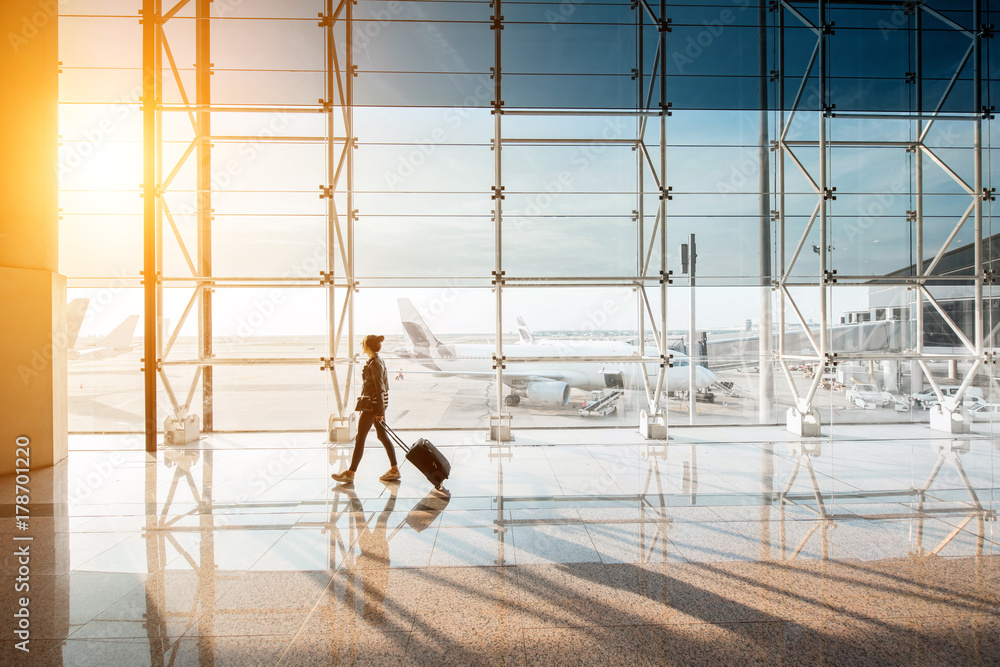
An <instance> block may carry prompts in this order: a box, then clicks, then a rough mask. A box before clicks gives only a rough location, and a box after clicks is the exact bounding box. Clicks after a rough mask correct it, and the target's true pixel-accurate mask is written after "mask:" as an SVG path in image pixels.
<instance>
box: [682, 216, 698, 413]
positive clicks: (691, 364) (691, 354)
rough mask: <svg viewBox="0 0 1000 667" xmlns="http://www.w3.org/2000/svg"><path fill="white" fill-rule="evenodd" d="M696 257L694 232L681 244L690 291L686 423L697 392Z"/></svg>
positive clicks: (692, 411)
mask: <svg viewBox="0 0 1000 667" xmlns="http://www.w3.org/2000/svg"><path fill="white" fill-rule="evenodd" d="M697 258H698V253H697V250H696V248H695V244H694V234H690V235H689V236H688V242H687V243H682V244H681V273H686V274H687V275H688V285H689V286H690V290H689V291H690V293H691V318H690V322H689V323H688V423H689V424H694V410H695V404H696V403H697V397H696V394H697V392H698V387H697V385H696V384H695V380H696V375H697V374H696V372H695V371H696V364H697V360H698V357H697V354H696V353H695V346H696V345H697V344H698V343H697V338H696V335H697V333H698V332H697V331H696V330H695V319H694V316H695V313H694V304H695V299H694V280H695V263H696V260H697Z"/></svg>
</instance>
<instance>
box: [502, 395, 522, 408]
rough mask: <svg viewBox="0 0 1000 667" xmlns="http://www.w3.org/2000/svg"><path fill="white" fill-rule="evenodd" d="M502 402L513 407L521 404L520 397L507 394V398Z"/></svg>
mask: <svg viewBox="0 0 1000 667" xmlns="http://www.w3.org/2000/svg"><path fill="white" fill-rule="evenodd" d="M503 402H504V403H505V404H507V405H509V406H511V407H513V406H515V405H517V404H518V403H520V402H521V397H520V396H518V395H517V394H509V395H508V396H507V398H505V399H503Z"/></svg>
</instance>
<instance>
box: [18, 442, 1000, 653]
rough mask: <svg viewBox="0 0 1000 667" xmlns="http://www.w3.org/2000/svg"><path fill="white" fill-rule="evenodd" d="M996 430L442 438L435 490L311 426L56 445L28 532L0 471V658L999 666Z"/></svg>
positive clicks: (379, 456) (41, 474)
mask: <svg viewBox="0 0 1000 667" xmlns="http://www.w3.org/2000/svg"><path fill="white" fill-rule="evenodd" d="M828 430H829V429H828ZM989 433H990V431H989V428H987V427H984V426H981V425H980V426H977V433H974V434H972V435H969V436H958V437H954V438H951V437H947V436H945V435H944V434H938V433H935V432H933V431H930V430H929V429H928V428H927V427H926V426H922V425H901V426H853V427H852V426H841V427H838V428H836V429H833V430H832V432H831V433H830V434H829V435H828V436H827V437H824V438H819V439H813V440H809V441H805V442H797V441H794V440H791V437H792V436H790V435H789V434H787V433H785V432H783V431H781V430H780V429H777V428H765V427H760V428H757V427H751V428H738V427H717V428H700V427H699V428H687V429H685V428H672V429H671V440H670V441H669V443H664V442H657V441H651V442H644V441H642V440H641V439H640V438H639V436H638V434H637V433H636V432H635V431H634V430H631V429H599V428H595V429H587V430H537V431H530V430H524V431H518V432H517V433H516V440H515V442H514V443H511V444H510V445H508V446H503V447H497V446H495V445H494V446H491V445H490V444H489V443H486V442H484V439H483V437H482V434H481V433H479V432H472V431H467V432H464V431H455V432H448V431H442V432H435V433H432V434H430V435H431V437H432V439H433V440H434V441H435V442H436V443H437V444H439V445H440V446H441V447H442V450H443V451H444V452H445V453H446V454H447V455H448V457H449V458H450V459H451V461H452V463H453V473H452V478H451V479H450V480H449V481H448V482H447V483H446V487H447V492H439V491H435V490H434V489H432V488H431V486H430V485H429V484H428V483H427V482H426V480H424V479H423V477H422V476H420V475H419V474H418V473H417V472H416V471H415V470H414V469H413V468H412V466H410V465H409V464H406V463H404V464H403V466H402V473H403V480H402V482H401V483H399V484H391V485H388V486H387V485H385V484H382V483H381V482H379V481H378V476H379V475H380V474H381V473H382V472H384V470H385V469H386V467H387V464H386V457H385V453H384V452H383V451H382V450H381V448H380V447H377V443H376V442H374V438H371V440H372V443H371V444H372V445H376V447H373V448H370V449H368V450H367V452H366V454H365V458H364V461H363V462H362V464H361V468H360V471H359V473H358V479H357V481H356V482H355V484H354V485H353V487H344V486H337V485H335V484H333V483H332V482H331V480H330V473H331V472H335V471H337V470H339V469H341V467H342V466H343V465H344V461H345V459H346V457H347V456H348V455H349V452H348V451H347V449H345V448H343V447H332V448H331V447H330V446H329V445H326V444H324V443H323V436H322V435H321V434H302V433H297V434H219V435H213V436H209V437H206V438H204V439H203V440H202V441H201V442H200V443H198V444H196V445H189V446H187V447H175V448H165V449H162V450H161V451H160V452H159V453H158V454H157V455H156V457H155V458H153V457H147V456H146V454H145V453H144V452H142V451H141V450H139V449H138V448H137V446H136V439H135V438H134V437H131V436H75V437H74V438H73V440H72V443H71V448H72V452H71V454H70V456H69V458H68V459H67V460H66V461H64V462H62V463H60V464H59V465H57V466H56V467H55V468H51V469H47V470H39V471H34V472H32V474H31V476H30V477H31V479H30V482H29V491H30V496H31V505H30V506H29V508H30V515H29V517H28V518H27V519H24V518H23V517H22V516H16V515H15V505H14V503H15V481H16V480H14V478H13V477H3V478H0V493H2V494H3V496H2V498H0V512H2V514H0V516H2V519H0V521H2V523H0V528H2V532H3V534H2V536H0V538H2V539H3V540H5V543H6V544H7V545H13V546H8V547H7V548H5V549H4V550H3V559H2V561H0V567H2V568H3V576H4V580H5V582H6V583H5V587H7V591H5V593H4V595H3V597H2V601H0V614H2V617H3V618H5V619H8V620H7V621H4V623H6V624H7V625H8V626H9V629H8V630H5V632H4V635H3V636H2V639H0V664H2V665H22V664H24V665H31V664H38V665H73V666H76V665H100V666H106V665H130V666H131V665H218V666H221V665H314V664H315V665H355V664H357V665H400V666H402V665H407V666H410V665H524V666H525V667H526V666H528V665H749V664H762V665H811V664H829V665H853V664H859V665H860V664H871V665H886V664H899V665H936V664H947V665H979V664H1000V611H998V602H1000V600H998V598H1000V534H998V533H997V531H996V509H997V506H998V502H1000V484H998V482H1000V479H998V472H1000V470H998V469H1000V442H998V441H996V440H993V439H991V437H990V435H989ZM403 435H404V437H406V438H408V439H412V438H415V437H416V434H412V433H403ZM732 443H739V444H732ZM21 481H24V480H21ZM18 493H20V491H18ZM18 521H24V523H21V524H19V523H18ZM25 538H30V539H25ZM25 545H28V546H29V552H30V558H29V559H28V560H29V564H28V566H27V567H28V569H29V572H28V574H25V572H24V570H22V569H20V568H22V567H24V566H23V562H22V561H19V556H18V555H17V553H16V552H17V550H18V549H22V548H23V547H24V546H25ZM21 553H23V551H22V552H21ZM19 577H20V578H21V579H27V583H28V585H29V586H30V592H29V593H11V592H10V591H12V590H14V587H15V585H16V584H17V581H18V579H19ZM18 596H28V600H27V605H26V606H25V605H23V604H22V603H23V601H22V600H20V598H19V597H18ZM23 609H27V610H28V614H29V616H28V618H29V622H28V627H27V633H28V637H29V643H28V644H27V645H23V644H22V647H27V648H29V649H30V652H24V651H20V650H18V649H17V648H16V645H17V644H18V643H19V642H21V641H23V635H22V637H18V636H16V634H15V630H17V629H18V627H19V626H18V623H20V625H21V627H23V626H24V623H21V621H20V620H19V619H17V618H15V616H14V614H16V613H22V617H23V613H24V612H23V611H22V610H23Z"/></svg>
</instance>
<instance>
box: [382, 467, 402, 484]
mask: <svg viewBox="0 0 1000 667" xmlns="http://www.w3.org/2000/svg"><path fill="white" fill-rule="evenodd" d="M379 479H380V480H382V481H383V482H398V481H399V479H400V476H399V471H398V470H389V471H388V472H387V473H385V474H384V475H382V476H381V477H379Z"/></svg>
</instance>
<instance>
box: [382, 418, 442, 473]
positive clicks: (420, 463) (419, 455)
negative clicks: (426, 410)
mask: <svg viewBox="0 0 1000 667" xmlns="http://www.w3.org/2000/svg"><path fill="white" fill-rule="evenodd" d="M382 424H383V425H385V430H386V431H388V432H389V434H390V435H391V437H392V438H393V439H394V440H395V441H396V444H398V445H399V447H400V449H402V450H403V451H404V452H406V460H407V461H409V462H410V463H412V464H413V466H414V467H415V468H416V469H417V470H419V471H420V472H422V473H424V477H426V478H427V481H429V482H430V483H431V484H433V485H434V487H435V488H438V489H440V488H441V483H442V482H444V480H446V479H448V475H450V474H451V464H450V463H448V459H446V458H445V457H444V454H442V453H441V452H440V451H439V450H438V448H437V447H435V446H434V444H433V443H432V442H431V441H430V440H427V439H425V438H420V439H419V440H417V441H416V442H415V443H413V446H412V447H407V446H406V443H404V442H403V439H402V438H400V437H399V436H398V435H396V432H395V431H393V430H392V429H391V428H389V426H388V425H386V424H385V422H382Z"/></svg>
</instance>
